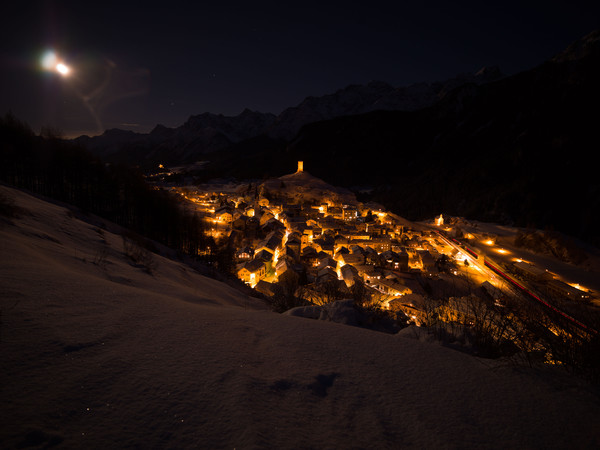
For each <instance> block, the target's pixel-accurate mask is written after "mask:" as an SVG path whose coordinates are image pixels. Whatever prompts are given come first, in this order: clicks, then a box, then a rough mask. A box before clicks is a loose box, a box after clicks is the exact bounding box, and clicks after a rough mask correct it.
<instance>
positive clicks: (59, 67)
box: [56, 63, 71, 75]
mask: <svg viewBox="0 0 600 450" xmlns="http://www.w3.org/2000/svg"><path fill="white" fill-rule="evenodd" d="M56 71H57V72H58V73H60V74H61V75H68V74H69V72H70V71H71V69H69V67H68V66H67V65H65V64H64V63H58V64H57V65H56Z"/></svg>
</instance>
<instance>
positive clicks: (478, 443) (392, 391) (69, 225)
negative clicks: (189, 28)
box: [0, 187, 600, 449]
mask: <svg viewBox="0 0 600 450" xmlns="http://www.w3.org/2000/svg"><path fill="white" fill-rule="evenodd" d="M0 192H1V193H3V194H5V195H7V196H8V197H10V198H13V199H14V200H15V204H16V206H17V207H19V208H20V212H19V214H18V216H16V217H11V218H6V217H2V216H0V299H1V304H0V308H1V313H2V316H1V323H0V357H1V367H2V369H1V370H0V392H1V393H0V405H2V406H1V408H2V421H1V422H0V423H1V425H0V446H1V447H2V448H24V447H35V448H45V447H50V446H56V448H103V449H106V448H129V447H135V448H178V449H180V448H378V449H381V448H502V449H505V448H544V449H547V448H598V447H599V446H600V428H598V426H597V425H598V423H599V421H600V402H599V401H598V399H599V397H598V393H597V392H596V391H594V390H593V389H592V388H590V387H588V386H586V385H584V384H582V383H580V382H578V381H577V380H575V379H573V378H568V377H565V376H563V375H560V374H559V373H555V372H552V371H549V370H548V371H534V370H531V369H527V368H516V367H514V366H511V365H508V364H504V365H503V364H500V363H497V362H492V361H489V360H479V359H475V358H474V357H471V356H468V355H465V354H462V353H459V352H456V351H453V350H450V349H447V348H444V347H441V346H439V345H437V344H433V343H427V342H422V341H419V340H416V339H412V338H411V336H412V332H411V330H410V329H407V330H405V331H404V332H403V333H402V334H401V335H389V334H383V333H377V332H374V331H369V330H365V329H360V328H353V327H349V326H344V325H340V324H335V323H331V322H322V321H313V320H310V319H303V318H299V317H291V316H284V315H278V314H275V313H272V312H270V311H267V310H265V309H264V307H263V306H262V304H261V302H260V301H258V300H256V299H252V298H248V297H246V296H244V295H242V294H240V293H239V292H238V291H236V290H234V289H232V288H230V287H228V286H226V285H224V284H222V283H220V282H217V281H215V280H212V279H209V278H206V277H203V276H202V275H200V274H198V273H196V272H195V271H194V270H192V269H191V268H190V267H189V266H186V265H184V264H182V263H180V262H176V261H173V260H169V259H166V258H163V257H161V256H158V255H155V254H153V255H146V256H145V258H144V259H143V260H142V262H141V263H140V262H139V261H138V263H135V264H134V263H133V262H132V261H131V260H130V259H129V258H128V257H127V256H126V255H125V254H124V248H123V242H122V238H121V237H120V236H118V235H116V234H113V233H112V232H111V231H109V230H110V229H113V228H111V227H107V229H106V230H104V229H102V228H101V227H99V226H98V224H91V223H88V222H85V221H82V220H80V219H79V218H77V217H78V216H79V214H73V213H72V212H70V211H69V210H68V209H65V208H63V207H60V206H57V205H54V204H50V203H46V202H43V201H41V200H39V199H36V198H33V197H31V196H29V195H26V194H23V193H21V192H19V191H15V190H12V189H9V188H6V187H0Z"/></svg>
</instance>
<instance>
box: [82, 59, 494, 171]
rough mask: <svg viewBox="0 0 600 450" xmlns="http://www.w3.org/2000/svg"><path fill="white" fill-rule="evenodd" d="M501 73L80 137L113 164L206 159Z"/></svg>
mask: <svg viewBox="0 0 600 450" xmlns="http://www.w3.org/2000/svg"><path fill="white" fill-rule="evenodd" d="M501 77H502V74H501V73H500V70H499V69H498V68H484V69H481V70H480V71H478V72H477V73H475V74H461V75H458V76H456V77H454V78H452V79H449V80H446V81H443V82H436V83H419V84H414V85H411V86H408V87H400V88H394V87H393V86H391V85H389V84H387V83H383V82H377V81H373V82H371V83H369V84H367V85H365V86H363V85H350V86H347V87H345V88H343V89H340V90H338V91H337V92H335V93H333V94H329V95H324V96H321V97H307V98H306V99H305V100H304V101H303V102H301V103H300V104H299V105H297V106H295V107H291V108H287V109H286V110H285V111H283V112H282V113H281V114H280V115H279V116H277V117H276V116H275V115H273V114H265V113H260V112H254V111H250V110H248V109H246V110H244V111H243V112H242V113H241V114H239V115H237V116H233V117H228V116H223V115H221V114H211V113H203V114H199V115H196V116H191V117H190V118H189V119H188V120H187V121H186V122H185V123H184V124H183V125H181V126H179V127H176V128H167V127H165V126H163V125H157V126H156V127H155V128H154V129H153V130H152V131H151V132H150V133H148V134H140V133H134V132H132V131H123V130H117V129H113V130H107V131H106V132H105V133H104V134H102V135H101V136H96V137H89V136H81V137H79V138H77V139H76V141H77V142H79V143H81V144H83V145H85V146H86V147H87V148H89V149H90V150H91V151H92V152H93V153H94V154H96V155H97V156H101V157H103V158H105V159H107V160H110V161H113V162H115V161H116V162H123V163H129V164H135V165H141V166H146V167H150V166H155V165H156V164H158V163H163V164H169V165H170V164H182V163H190V162H194V161H197V160H198V159H202V158H204V157H205V156H204V155H205V154H207V153H212V152H219V151H223V150H225V149H227V148H229V147H231V146H233V145H235V144H238V143H239V142H242V141H244V140H246V139H254V138H256V137H258V136H261V135H266V136H268V138H269V139H270V140H272V141H274V142H280V141H282V140H283V141H290V140H291V139H292V138H293V137H294V136H295V135H296V134H297V132H298V131H299V130H300V128H301V127H302V126H304V125H306V124H308V123H313V122H318V121H322V120H327V119H332V118H335V117H340V116H345V115H349V114H360V113H366V112H369V111H374V110H400V111H413V110H417V109H421V108H424V107H426V106H430V105H432V104H433V103H435V102H436V101H438V100H439V99H441V98H443V97H444V96H445V95H446V94H447V92H449V91H450V90H451V89H452V88H454V87H456V86H461V85H464V84H466V83H476V84H481V83H485V82H488V81H491V80H495V79H498V78H501Z"/></svg>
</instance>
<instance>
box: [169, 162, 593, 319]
mask: <svg viewBox="0 0 600 450" xmlns="http://www.w3.org/2000/svg"><path fill="white" fill-rule="evenodd" d="M171 189H172V190H174V191H175V192H177V193H179V194H180V195H181V196H183V197H185V199H186V200H187V201H188V204H190V205H192V206H193V208H194V209H195V211H196V212H197V213H198V214H199V215H200V216H201V217H202V218H203V219H204V222H205V227H206V230H207V233H208V234H209V235H210V236H212V237H213V238H214V240H215V242H216V245H217V246H219V247H223V246H227V247H228V248H229V249H230V250H231V252H232V256H233V260H234V263H235V274H236V276H237V278H239V279H240V280H242V281H243V282H244V283H246V284H247V285H249V286H251V287H252V288H254V289H255V290H256V291H257V292H260V293H261V294H263V295H264V296H266V297H267V298H268V297H270V296H273V295H274V293H275V292H276V286H277V285H278V284H280V283H281V282H283V281H284V280H290V279H292V280H294V282H295V283H297V285H299V286H301V289H302V293H301V295H302V296H303V298H305V299H306V300H308V301H309V302H311V303H313V304H316V305H320V304H324V303H327V302H329V301H331V297H330V295H331V291H332V289H333V290H335V291H336V292H338V293H340V295H342V296H344V294H346V296H347V297H349V296H350V292H351V289H352V286H353V285H354V284H355V283H360V284H361V285H363V286H364V287H365V288H366V289H367V290H368V291H369V293H370V295H371V296H372V297H376V298H377V299H378V301H379V305H380V306H381V307H383V308H386V309H391V310H394V311H402V312H403V313H404V314H405V315H406V316H407V317H408V319H409V320H410V321H411V322H413V323H415V324H421V323H423V322H424V321H425V320H426V319H425V315H426V313H427V311H426V310H427V306H426V305H425V298H427V297H431V296H434V297H445V298H450V297H452V298H456V299H460V298H465V297H467V296H473V295H484V296H489V297H490V298H494V299H498V298H501V297H502V296H503V291H505V292H506V291H508V287H507V283H506V280H503V279H502V278H501V277H498V276H496V274H494V273H492V272H491V271H490V270H489V268H486V267H484V266H483V265H482V264H479V263H478V262H477V260H476V258H475V259H473V256H472V255H469V252H468V251H465V250H464V249H461V248H460V247H458V246H457V245H455V244H453V243H452V242H451V241H449V240H448V239H446V238H444V237H443V235H441V234H440V233H439V232H438V230H445V231H451V228H448V227H446V226H445V224H444V218H443V216H441V215H440V216H439V217H437V218H436V219H435V220H434V221H433V222H432V223H430V224H417V223H413V222H409V221H407V220H405V219H403V218H401V217H399V216H396V215H394V214H392V213H389V212H387V211H385V210H384V208H383V207H382V206H381V205H378V204H368V203H367V204H363V203H360V202H358V201H356V198H355V196H354V194H352V193H351V192H350V191H347V190H345V189H341V188H336V187H333V186H331V185H328V184H326V183H325V182H324V181H322V180H320V179H318V178H316V177H314V176H312V175H310V174H309V173H308V172H307V171H305V170H304V164H303V162H302V161H299V162H298V169H297V171H296V172H295V173H292V174H289V175H284V176H282V177H279V178H275V179H270V180H267V181H264V182H262V183H254V184H253V183H249V184H242V185H236V186H234V187H230V188H229V189H228V190H226V192H225V189H221V190H219V191H217V190H214V189H206V190H202V189H201V188H198V189H194V190H191V189H189V188H180V187H172V188H171ZM466 237H467V238H469V237H470V238H473V236H472V235H471V236H469V234H468V233H467V236H466ZM484 244H485V245H488V246H492V245H493V242H492V241H485V242H484ZM212 250H213V249H210V248H209V250H208V251H212ZM496 251H497V252H498V254H500V253H502V251H503V250H501V249H497V250H496ZM469 260H472V263H471V264H469ZM480 262H481V259H480ZM514 269H515V271H519V270H520V271H521V272H522V274H523V275H524V276H527V277H530V278H531V279H532V280H533V281H535V279H537V280H545V282H546V283H548V282H549V283H548V286H550V287H552V288H554V289H555V290H556V291H557V292H559V293H562V294H563V295H564V296H566V297H575V298H578V299H588V298H589V294H588V293H587V292H585V291H583V290H580V289H581V288H579V289H576V288H575V287H572V286H570V285H568V284H566V283H564V282H562V281H560V280H553V279H552V278H553V277H552V276H550V275H549V273H548V272H547V271H544V270H542V269H536V268H534V267H533V265H531V264H528V263H526V262H524V261H522V260H520V259H516V258H514ZM535 270H538V271H539V272H540V273H536V274H532V273H529V272H531V271H535ZM523 271H525V272H523ZM541 272H544V273H541ZM475 287H477V289H475ZM446 309H448V306H447V307H446ZM454 309H458V310H460V309H461V307H460V305H459V306H455V308H454ZM455 312H456V311H454V313H455Z"/></svg>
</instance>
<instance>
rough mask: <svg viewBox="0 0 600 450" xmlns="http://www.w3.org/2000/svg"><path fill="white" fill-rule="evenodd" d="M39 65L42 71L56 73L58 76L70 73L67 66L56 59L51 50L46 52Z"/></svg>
mask: <svg viewBox="0 0 600 450" xmlns="http://www.w3.org/2000/svg"><path fill="white" fill-rule="evenodd" d="M41 65H42V68H43V69H44V70H47V71H49V72H58V73H59V74H61V75H63V76H66V75H68V74H69V73H70V72H71V69H70V68H69V66H67V65H66V64H65V63H64V62H63V61H60V60H59V59H58V56H56V53H55V52H53V51H52V50H48V51H47V52H46V53H44V55H43V56H42V59H41Z"/></svg>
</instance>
